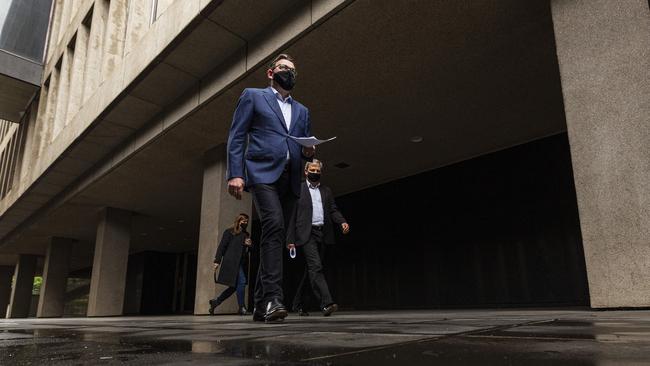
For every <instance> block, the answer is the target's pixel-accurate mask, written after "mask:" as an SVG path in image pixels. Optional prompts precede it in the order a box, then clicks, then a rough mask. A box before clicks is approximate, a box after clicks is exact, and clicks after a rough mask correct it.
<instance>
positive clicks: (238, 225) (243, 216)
mask: <svg viewBox="0 0 650 366" xmlns="http://www.w3.org/2000/svg"><path fill="white" fill-rule="evenodd" d="M243 220H249V218H248V215H246V214H245V213H240V214H239V215H237V217H236V218H235V223H234V224H233V225H232V227H231V228H230V229H231V230H232V232H233V234H239V233H241V232H242V228H241V222H242V221H243Z"/></svg>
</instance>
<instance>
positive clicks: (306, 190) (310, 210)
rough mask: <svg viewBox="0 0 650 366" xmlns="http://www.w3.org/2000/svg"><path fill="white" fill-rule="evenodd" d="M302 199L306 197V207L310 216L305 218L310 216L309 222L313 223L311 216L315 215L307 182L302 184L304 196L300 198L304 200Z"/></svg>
mask: <svg viewBox="0 0 650 366" xmlns="http://www.w3.org/2000/svg"><path fill="white" fill-rule="evenodd" d="M302 197H304V199H305V201H306V202H305V204H306V205H305V206H306V207H308V210H307V211H308V212H307V214H308V215H305V216H309V222H311V216H312V215H313V212H314V208H313V207H312V206H311V193H310V192H309V187H308V186H307V181H305V183H303V184H302V194H301V196H300V198H302Z"/></svg>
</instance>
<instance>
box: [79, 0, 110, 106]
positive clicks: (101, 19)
mask: <svg viewBox="0 0 650 366" xmlns="http://www.w3.org/2000/svg"><path fill="white" fill-rule="evenodd" d="M107 22H108V1H106V0H100V1H95V4H93V16H92V20H91V23H90V33H89V35H88V47H87V51H86V63H85V65H84V67H85V72H84V75H85V77H84V85H83V96H82V100H83V102H84V103H85V102H86V101H87V100H88V98H90V96H91V95H93V93H94V92H95V90H97V87H98V86H99V84H100V81H101V69H102V57H103V55H104V53H103V52H102V50H103V48H104V35H105V33H106V23H107ZM82 104H83V103H82Z"/></svg>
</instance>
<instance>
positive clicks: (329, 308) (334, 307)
mask: <svg viewBox="0 0 650 366" xmlns="http://www.w3.org/2000/svg"><path fill="white" fill-rule="evenodd" d="M338 309H339V306H338V305H336V304H329V305H327V306H326V307H324V308H323V316H330V315H332V313H333V312H335V311H337V310H338Z"/></svg>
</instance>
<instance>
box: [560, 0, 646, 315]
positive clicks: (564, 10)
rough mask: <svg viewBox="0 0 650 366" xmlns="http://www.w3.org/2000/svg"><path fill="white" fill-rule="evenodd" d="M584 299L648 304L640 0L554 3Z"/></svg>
mask: <svg viewBox="0 0 650 366" xmlns="http://www.w3.org/2000/svg"><path fill="white" fill-rule="evenodd" d="M552 13H553V26H554V29H555V40H556V45H557V55H558V61H559V66H560V74H561V80H562V92H563V95H564V107H565V112H566V122H567V128H568V134H569V142H570V145H571V157H572V161H573V170H574V176H575V185H576V193H577V198H578V208H579V214H580V225H581V229H582V237H583V245H584V252H585V261H586V265H587V277H588V281H589V292H590V297H591V306H592V307H593V308H616V307H646V306H650V281H648V278H650V245H648V244H649V243H650V72H649V70H650V17H649V16H648V2H647V0H618V1H611V0H590V1H584V0H553V1H552Z"/></svg>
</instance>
